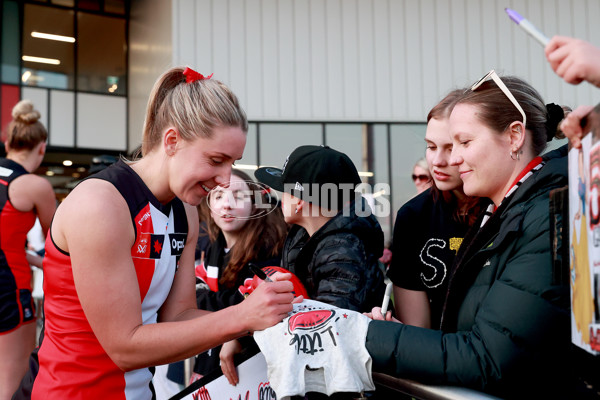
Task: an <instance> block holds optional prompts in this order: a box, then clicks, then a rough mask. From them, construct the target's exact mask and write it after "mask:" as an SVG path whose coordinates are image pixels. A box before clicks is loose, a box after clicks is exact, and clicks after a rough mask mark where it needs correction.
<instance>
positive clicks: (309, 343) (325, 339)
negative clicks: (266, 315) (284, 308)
mask: <svg viewBox="0 0 600 400" xmlns="http://www.w3.org/2000/svg"><path fill="white" fill-rule="evenodd" d="M333 317H335V311H334V310H319V309H317V310H314V309H311V308H308V311H300V312H298V313H296V314H294V315H292V316H291V317H290V318H289V319H288V331H289V333H290V335H291V336H292V339H291V340H290V343H289V345H290V346H295V348H296V353H297V354H300V353H301V352H302V353H304V354H309V355H311V356H312V355H314V354H316V353H319V352H321V351H325V349H326V348H328V347H332V346H333V347H335V346H337V341H336V340H335V336H336V335H339V333H338V332H334V329H335V328H334V326H333V325H330V324H329V321H331V320H332V318H333ZM338 319H339V318H337V319H336V321H337V320H338ZM327 325H329V326H327ZM286 335H287V333H286Z"/></svg>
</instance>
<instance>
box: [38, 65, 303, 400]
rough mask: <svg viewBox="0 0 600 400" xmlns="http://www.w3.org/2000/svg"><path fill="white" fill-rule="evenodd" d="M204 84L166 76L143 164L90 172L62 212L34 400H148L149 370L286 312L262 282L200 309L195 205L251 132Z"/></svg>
mask: <svg viewBox="0 0 600 400" xmlns="http://www.w3.org/2000/svg"><path fill="white" fill-rule="evenodd" d="M209 78H210V77H209ZM209 78H206V77H204V76H202V75H201V74H198V73H197V72H195V71H193V70H191V69H189V68H186V69H185V70H184V69H183V68H179V67H176V68H172V69H170V70H168V71H167V72H165V73H164V74H163V75H162V76H161V77H160V78H159V79H158V81H157V82H156V83H155V86H154V88H153V90H152V93H151V96H150V100H149V103H148V110H147V115H146V120H145V125H144V132H143V138H142V157H141V158H140V159H138V160H136V161H133V162H126V161H123V160H120V161H118V162H117V163H115V164H114V165H112V166H110V167H108V168H106V169H104V170H103V171H101V172H99V173H98V174H95V175H93V176H91V177H90V178H89V179H86V180H85V181H83V182H81V183H80V184H79V185H78V186H77V187H76V188H75V189H74V190H73V191H72V192H71V193H70V194H69V195H68V196H67V197H66V199H65V200H64V201H63V203H62V204H61V205H60V207H58V209H57V211H56V214H55V216H54V219H53V221H52V226H51V227H50V229H49V234H48V239H47V241H46V256H45V259H44V271H45V279H44V294H45V304H44V312H45V334H44V339H43V341H42V344H41V346H40V349H39V353H38V355H39V373H38V374H37V376H36V377H35V381H34V382H33V391H32V394H31V398H33V399H45V400H48V399H92V398H98V397H99V396H100V397H102V398H110V399H125V398H135V399H151V398H153V397H154V393H153V387H152V384H151V379H152V366H154V365H162V364H166V363H171V362H174V361H178V360H182V359H185V358H188V357H191V356H194V355H196V354H198V353H201V352H202V351H205V350H207V349H210V348H212V347H215V346H217V345H219V344H221V343H223V342H225V341H227V340H231V339H233V338H237V337H241V336H243V335H247V334H248V333H251V332H252V331H254V330H261V329H265V328H267V327H269V326H272V325H274V324H276V323H277V322H279V321H281V320H282V319H283V318H284V317H285V316H286V315H287V312H289V311H291V310H292V304H291V303H292V301H293V294H292V292H291V291H292V284H291V282H289V281H280V282H272V283H265V284H261V285H260V286H258V288H257V289H256V290H254V292H253V293H252V294H250V296H248V298H246V300H244V301H243V302H242V303H240V304H237V305H235V306H232V307H228V308H226V309H224V310H221V311H217V312H214V313H210V312H207V311H203V310H198V308H197V306H196V297H195V285H194V281H195V276H194V248H195V245H196V239H197V235H198V213H197V210H196V208H195V207H194V206H196V205H198V204H199V203H200V202H201V201H202V199H203V198H205V197H206V196H207V195H208V192H209V191H210V190H211V189H212V188H213V187H215V186H217V185H220V184H223V183H225V182H227V181H228V180H229V177H230V174H231V167H232V164H233V163H234V161H235V160H238V159H240V158H241V157H242V153H243V150H244V145H245V143H246V131H247V120H246V115H245V113H244V111H243V110H242V109H241V107H240V105H239V102H238V100H237V98H236V96H235V95H234V94H233V93H232V92H231V91H230V90H229V88H227V87H226V86H225V85H224V84H222V83H221V82H219V81H217V80H212V79H209ZM283 278H289V276H285V275H283V274H282V275H281V276H278V277H276V278H275V280H278V279H283Z"/></svg>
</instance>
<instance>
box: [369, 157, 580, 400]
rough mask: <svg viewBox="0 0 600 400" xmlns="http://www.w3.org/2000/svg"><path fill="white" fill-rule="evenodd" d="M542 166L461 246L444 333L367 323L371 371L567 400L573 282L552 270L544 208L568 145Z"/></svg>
mask: <svg viewBox="0 0 600 400" xmlns="http://www.w3.org/2000/svg"><path fill="white" fill-rule="evenodd" d="M544 158H545V159H546V162H547V163H546V165H545V166H544V167H543V168H542V169H541V170H539V171H538V172H536V173H535V174H534V175H533V176H531V177H530V178H529V179H527V180H526V181H525V182H524V183H523V184H522V185H521V187H520V188H519V189H518V190H517V191H516V192H515V193H514V195H513V196H512V197H511V198H510V199H508V200H506V201H505V202H504V203H503V204H502V205H501V206H500V207H499V208H498V210H497V211H496V212H495V213H494V215H493V216H492V217H491V218H490V220H489V221H488V222H487V223H486V224H485V226H484V227H483V228H481V229H480V230H478V231H477V233H476V234H475V236H474V237H470V238H469V236H467V237H466V238H465V242H463V246H465V243H466V247H465V248H464V249H463V248H462V246H461V251H460V252H459V255H458V257H457V260H456V261H455V270H454V272H453V275H452V276H451V279H450V285H449V289H448V296H447V299H446V307H445V310H444V312H443V316H442V330H441V331H435V330H431V329H423V328H417V327H414V326H408V325H402V324H395V323H390V322H384V321H372V322H371V323H370V325H369V331H368V334H367V343H366V345H367V349H368V351H369V353H370V354H371V356H372V357H373V370H375V371H381V372H386V373H389V374H391V375H395V376H399V377H402V378H410V379H415V380H418V381H421V382H424V383H438V384H440V383H442V384H454V385H460V386H468V387H472V388H475V389H478V390H483V391H486V392H491V393H493V394H495V395H498V396H501V397H506V398H511V399H513V398H568V395H565V393H564V392H562V391H561V390H564V385H565V384H567V380H568V374H567V373H566V371H565V367H566V366H567V365H568V361H566V359H565V358H566V355H567V351H568V348H569V343H570V338H569V329H570V328H569V318H570V317H569V283H568V280H567V279H565V274H564V271H561V270H560V269H557V268H555V265H554V263H553V257H552V243H551V234H550V230H551V223H552V221H551V217H550V207H549V193H550V191H551V190H553V189H556V188H559V187H563V186H564V185H566V184H567V157H566V146H565V148H562V149H560V150H558V151H555V152H552V153H549V154H548V155H547V156H546V157H544ZM477 226H479V225H477ZM469 239H470V240H469Z"/></svg>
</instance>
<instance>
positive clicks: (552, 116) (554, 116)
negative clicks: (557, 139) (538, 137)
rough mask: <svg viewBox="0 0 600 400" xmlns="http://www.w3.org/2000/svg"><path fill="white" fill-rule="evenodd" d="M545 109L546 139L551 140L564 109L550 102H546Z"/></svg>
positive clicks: (563, 115) (563, 114) (562, 116)
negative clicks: (546, 114)
mask: <svg viewBox="0 0 600 400" xmlns="http://www.w3.org/2000/svg"><path fill="white" fill-rule="evenodd" d="M546 111H547V112H548V117H547V119H546V141H547V142H549V141H551V140H552V139H553V138H554V136H555V135H556V130H557V129H558V124H560V121H562V120H563V119H564V118H565V111H564V110H563V108H562V107H561V106H559V105H557V104H554V103H550V104H546Z"/></svg>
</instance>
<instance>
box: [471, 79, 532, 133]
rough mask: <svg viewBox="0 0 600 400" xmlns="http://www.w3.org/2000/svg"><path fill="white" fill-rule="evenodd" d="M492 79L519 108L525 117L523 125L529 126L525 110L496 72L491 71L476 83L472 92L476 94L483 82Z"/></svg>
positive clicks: (472, 87)
mask: <svg viewBox="0 0 600 400" xmlns="http://www.w3.org/2000/svg"><path fill="white" fill-rule="evenodd" d="M490 78H492V80H493V81H494V82H495V83H496V85H498V87H499V88H500V90H502V93H504V94H505V95H506V97H508V99H509V100H510V102H511V103H513V104H514V106H515V107H516V108H517V110H519V112H520V113H521V115H522V116H523V125H525V126H527V117H525V111H523V108H522V107H521V105H520V104H519V102H518V101H517V99H515V96H513V94H512V93H511V92H510V90H508V88H507V87H506V85H505V84H504V82H502V79H500V77H499V76H498V74H497V73H496V71H494V70H491V71H490V72H488V73H487V74H485V76H484V77H483V78H481V79H480V80H478V81H477V82H475V83H474V84H473V86H471V91H472V92H474V91H475V90H476V89H477V88H478V87H479V86H481V85H482V84H483V82H485V81H487V80H488V79H490Z"/></svg>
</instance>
